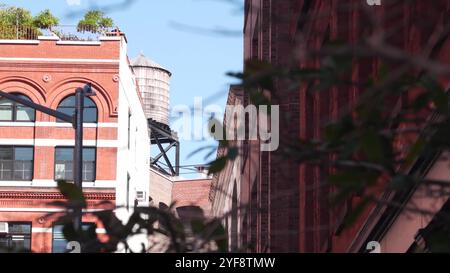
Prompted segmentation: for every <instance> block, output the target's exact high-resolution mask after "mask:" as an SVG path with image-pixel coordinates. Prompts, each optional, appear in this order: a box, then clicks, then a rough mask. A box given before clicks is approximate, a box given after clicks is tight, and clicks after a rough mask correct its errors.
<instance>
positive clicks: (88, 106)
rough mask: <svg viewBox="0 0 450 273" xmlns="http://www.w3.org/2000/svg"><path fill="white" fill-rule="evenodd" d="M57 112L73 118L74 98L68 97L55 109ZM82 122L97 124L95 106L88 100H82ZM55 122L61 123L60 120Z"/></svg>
mask: <svg viewBox="0 0 450 273" xmlns="http://www.w3.org/2000/svg"><path fill="white" fill-rule="evenodd" d="M57 110H58V111H60V112H63V113H65V114H67V115H69V116H73V115H74V114H75V96H74V95H73V96H70V97H67V98H66V99H64V100H63V101H62V102H61V103H60V104H59V106H58V108H57ZM83 115H84V117H83V122H85V123H95V122H97V106H96V105H95V103H94V102H93V101H92V100H91V99H90V98H87V97H85V98H84V113H83ZM57 122H63V121H61V120H57Z"/></svg>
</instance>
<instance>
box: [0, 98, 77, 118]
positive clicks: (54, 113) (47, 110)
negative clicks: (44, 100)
mask: <svg viewBox="0 0 450 273" xmlns="http://www.w3.org/2000/svg"><path fill="white" fill-rule="evenodd" d="M0 97H5V98H7V99H9V100H12V101H15V102H17V103H20V104H23V105H25V106H27V107H30V108H33V109H35V110H37V111H40V112H43V113H45V114H47V115H50V116H52V117H55V118H58V119H60V120H63V121H65V122H68V123H71V124H72V125H75V122H74V118H73V117H72V116H69V115H67V114H64V113H62V112H59V111H56V110H53V109H51V108H48V107H45V106H42V105H40V104H36V103H34V102H32V101H29V100H26V99H23V98H21V97H19V96H16V95H13V94H9V93H6V92H4V91H1V90H0Z"/></svg>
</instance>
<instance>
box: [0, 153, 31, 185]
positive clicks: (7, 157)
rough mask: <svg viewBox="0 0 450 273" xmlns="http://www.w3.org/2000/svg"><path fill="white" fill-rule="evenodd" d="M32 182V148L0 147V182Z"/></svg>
mask: <svg viewBox="0 0 450 273" xmlns="http://www.w3.org/2000/svg"><path fill="white" fill-rule="evenodd" d="M31 180H33V147H14V146H0V181H31Z"/></svg>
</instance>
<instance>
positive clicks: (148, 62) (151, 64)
mask: <svg viewBox="0 0 450 273" xmlns="http://www.w3.org/2000/svg"><path fill="white" fill-rule="evenodd" d="M131 66H132V67H148V68H157V69H161V70H164V71H166V72H167V73H169V75H172V73H170V71H169V70H167V69H166V68H165V67H163V66H162V65H160V64H159V63H157V62H155V61H153V60H152V59H148V58H147V57H145V55H144V53H143V52H141V53H139V55H138V56H137V57H136V58H135V59H133V60H132V61H131Z"/></svg>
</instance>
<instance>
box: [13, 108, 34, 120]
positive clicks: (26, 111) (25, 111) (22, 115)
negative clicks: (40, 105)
mask: <svg viewBox="0 0 450 273" xmlns="http://www.w3.org/2000/svg"><path fill="white" fill-rule="evenodd" d="M16 109H17V112H16V120H17V121H34V113H35V111H34V109H32V108H28V107H25V106H17V108H16Z"/></svg>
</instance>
